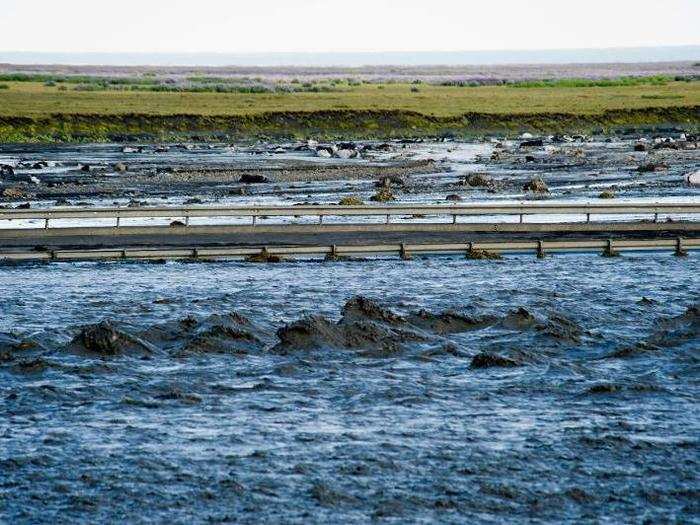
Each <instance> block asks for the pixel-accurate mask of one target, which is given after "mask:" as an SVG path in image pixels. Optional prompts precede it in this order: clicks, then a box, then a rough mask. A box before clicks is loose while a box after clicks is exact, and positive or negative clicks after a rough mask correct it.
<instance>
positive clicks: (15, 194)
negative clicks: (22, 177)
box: [2, 188, 29, 199]
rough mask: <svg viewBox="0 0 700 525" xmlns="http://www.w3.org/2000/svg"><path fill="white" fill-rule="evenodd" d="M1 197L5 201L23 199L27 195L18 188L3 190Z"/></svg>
mask: <svg viewBox="0 0 700 525" xmlns="http://www.w3.org/2000/svg"><path fill="white" fill-rule="evenodd" d="M2 196H3V197H4V198H6V199H24V198H27V197H28V196H29V195H28V194H27V192H26V191H24V190H21V189H20V188H5V189H4V190H2Z"/></svg>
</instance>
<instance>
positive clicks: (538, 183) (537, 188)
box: [523, 177, 549, 193]
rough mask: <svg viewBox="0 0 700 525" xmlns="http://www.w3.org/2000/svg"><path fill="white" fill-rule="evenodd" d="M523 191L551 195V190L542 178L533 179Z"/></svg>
mask: <svg viewBox="0 0 700 525" xmlns="http://www.w3.org/2000/svg"><path fill="white" fill-rule="evenodd" d="M523 190H525V191H532V192H535V193H549V188H548V187H547V184H546V183H545V182H544V180H543V179H542V177H533V178H532V180H530V182H528V183H527V184H525V185H524V186H523Z"/></svg>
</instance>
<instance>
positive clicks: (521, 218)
mask: <svg viewBox="0 0 700 525" xmlns="http://www.w3.org/2000/svg"><path fill="white" fill-rule="evenodd" d="M522 223H523V214H522V213H521V214H520V224H522Z"/></svg>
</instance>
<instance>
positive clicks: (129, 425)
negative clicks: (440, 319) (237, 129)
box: [0, 253, 700, 523]
mask: <svg viewBox="0 0 700 525" xmlns="http://www.w3.org/2000/svg"><path fill="white" fill-rule="evenodd" d="M698 275H700V262H699V259H698V257H697V256H696V255H692V254H691V256H690V257H687V258H676V257H673V256H672V255H670V254H668V253H658V254H645V255H627V254H625V255H624V256H623V257H621V258H616V259H606V258H602V257H600V256H598V255H594V254H585V255H584V254H571V255H560V256H555V257H551V258H547V259H545V260H536V259H535V258H534V257H533V256H531V255H528V256H526V255H519V256H508V257H506V258H505V259H504V260H503V261H465V260H464V259H463V258H460V257H432V258H424V259H423V258H417V259H415V260H413V261H397V260H395V259H373V260H368V261H364V262H356V261H348V262H336V263H322V262H314V261H297V262H286V263H282V264H278V265H252V264H246V263H242V262H220V263H200V264H195V263H177V262H172V263H167V264H137V263H76V264H66V263H56V264H51V265H34V266H32V265H29V266H27V265H22V266H6V267H2V268H0V312H1V315H0V333H4V334H5V335H3V336H2V337H1V338H0V355H2V356H3V357H2V358H0V522H4V523H37V522H46V523H49V522H50V523H57V522H62V523H96V522H129V523H145V522H153V521H155V522H160V523H233V522H237V523H259V522H270V523H272V522H275V523H279V522H285V523H286V522H292V523H322V522H325V523H339V522H356V523H366V522H372V521H388V522H412V523H415V522H419V523H420V522H431V521H439V522H447V523H465V522H482V523H504V522H513V523H515V522H524V521H525V522H557V523H560V522H571V523H574V522H575V523H581V522H591V523H620V522H627V523H629V522H633V523H669V522H679V523H691V522H695V521H696V520H697V519H698V515H699V511H700V507H699V504H698V501H700V498H699V497H698V496H699V495H700V485H699V483H698V471H699V468H698V467H699V465H698V462H699V460H698V458H699V457H700V454H699V452H700V443H699V442H698V436H699V435H700V417H699V413H698V406H697V400H698V395H699V394H700V391H699V375H698V372H699V371H700V368H699V366H700V361H699V357H700V354H699V353H698V351H699V349H700V337H699V332H700V318H699V314H698V310H697V305H698V304H699V302H700V293H699V292H700V286H699V285H698ZM356 296H364V297H366V298H368V299H371V300H372V301H373V304H376V305H379V306H380V307H381V308H382V310H381V312H383V313H381V315H380V317H381V316H383V317H381V318H380V317H371V315H370V317H371V319H369V321H368V320H367V319H364V320H362V322H363V323H365V324H364V325H363V326H370V325H371V326H373V327H375V328H373V329H376V330H378V331H379V330H385V328H384V327H385V326H387V323H389V324H390V325H391V330H394V331H393V332H391V333H392V334H399V333H401V334H405V333H409V331H412V330H414V329H415V330H416V331H419V329H418V328H415V327H416V322H417V321H410V320H411V319H419V318H420V319H428V316H429V314H430V315H432V314H435V315H438V314H440V313H441V312H445V311H447V310H449V311H452V312H458V313H460V314H462V315H464V316H470V318H474V319H479V320H480V321H478V322H475V324H474V326H470V327H469V328H468V329H467V328H459V327H457V328H455V329H438V328H435V326H432V325H431V326H432V327H428V328H426V326H427V325H420V330H421V331H420V334H422V335H421V336H416V337H412V336H410V335H408V336H406V338H405V340H402V341H401V344H400V345H399V346H396V347H394V346H392V347H391V351H390V352H389V351H387V352H385V353H381V352H365V351H359V350H358V348H359V347H358V348H356V347H355V346H353V344H354V342H356V341H357V338H358V337H359V338H360V339H361V338H362V337H363V336H362V334H359V335H358V334H354V333H353V335H352V337H353V339H348V340H347V341H349V342H348V343H347V345H346V346H347V347H343V345H340V344H335V339H332V338H331V339H328V340H329V341H333V342H334V344H330V343H329V344H328V345H327V346H326V347H324V345H323V344H321V345H320V346H319V345H316V347H314V348H310V347H304V348H298V349H297V348H295V347H294V345H293V344H291V346H290V345H287V347H286V350H285V351H284V352H282V351H278V350H277V349H278V347H279V344H278V343H279V342H280V338H282V339H284V338H285V337H287V335H285V332H284V331H282V332H281V334H279V335H278V334H276V331H277V330H279V329H280V328H282V327H284V326H285V325H287V324H289V323H294V322H295V321H297V320H300V319H304V318H307V316H310V315H315V316H319V315H320V316H324V317H325V318H327V319H328V320H329V322H330V323H335V322H336V321H337V320H338V319H341V316H343V315H345V314H343V305H344V304H345V303H346V302H348V301H350V300H351V299H352V298H353V297H356ZM694 305H695V307H694ZM519 309H521V310H519ZM421 310H423V311H424V312H423V313H422V314H420V315H422V316H423V317H420V316H418V317H411V316H415V315H416V312H420V311H421ZM231 312H236V313H237V314H239V315H240V316H243V317H244V318H246V319H247V320H249V321H250V323H251V325H252V326H254V327H255V328H254V333H253V335H254V337H255V338H256V343H255V344H251V345H250V346H251V348H250V351H237V352H224V353H219V352H207V351H201V349H200V350H199V351H196V352H185V351H182V352H169V351H162V350H160V349H156V350H154V351H153V352H150V353H148V354H147V355H140V354H132V353H129V352H125V353H119V352H117V353H115V354H114V355H86V354H85V353H78V352H75V351H73V350H72V347H71V341H74V338H76V336H78V337H79V334H80V333H81V330H83V327H84V326H86V325H94V324H95V323H99V322H100V321H102V320H104V319H110V320H112V322H113V323H116V324H118V326H119V327H120V330H122V332H120V333H129V334H143V333H145V332H144V331H148V330H153V327H154V326H161V325H163V324H164V323H169V322H174V321H177V320H179V319H183V318H187V317H188V316H190V319H196V320H200V321H201V320H206V319H209V318H210V316H211V315H224V314H229V313H231ZM426 312H428V313H426ZM523 312H525V313H523ZM390 314H391V315H390ZM372 315H374V314H372ZM377 315H379V314H377ZM407 319H408V320H409V321H406V320H407ZM431 319H432V318H431ZM514 320H515V321H514ZM375 321H376V323H375ZM482 321H483V322H482ZM191 322H192V323H195V321H191ZM366 323H370V324H366ZM372 323H375V324H372ZM376 327H379V328H376ZM396 327H398V328H396ZM378 333H379V332H378ZM381 333H384V332H381ZM410 333H413V332H410ZM425 334H428V335H427V336H425V337H424V335H425ZM319 337H320V336H319ZM397 337H398V336H397ZM351 343H353V344H351ZM3 345H4V346H3ZM301 346H303V345H301ZM312 346H313V345H312ZM360 346H361V345H360ZM3 352H4V353H3ZM479 356H482V357H483V356H492V357H493V356H497V357H498V359H495V358H494V359H483V358H482V359H480V358H479Z"/></svg>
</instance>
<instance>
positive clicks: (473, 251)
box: [0, 237, 700, 262]
mask: <svg viewBox="0 0 700 525" xmlns="http://www.w3.org/2000/svg"><path fill="white" fill-rule="evenodd" d="M650 250H651V251H660V250H673V251H674V252H675V255H677V256H685V255H687V252H688V250H700V239H683V238H680V237H679V238H675V239H615V240H612V239H607V240H605V239H602V240H601V239H591V240H577V241H541V240H539V241H509V242H488V241H487V242H467V243H440V244H405V243H402V244H375V245H346V246H339V245H333V246H323V245H318V246H280V247H262V248H261V247H253V246H251V247H238V246H232V247H215V248H197V247H193V248H190V247H186V248H165V249H164V248H152V249H148V248H132V249H99V250H98V249H96V250H47V251H31V252H8V253H0V261H17V262H21V261H88V260H159V259H188V260H201V261H207V260H226V259H249V258H253V259H254V260H256V261H257V262H265V261H272V260H273V258H274V257H279V258H284V257H290V256H301V257H315V256H321V257H325V258H327V259H331V260H341V259H342V258H345V257H353V256H355V257H356V256H365V255H369V256H374V255H397V256H400V257H401V258H403V259H410V258H411V256H412V255H433V254H453V255H454V254H464V255H465V256H466V257H472V256H473V258H482V257H480V255H482V256H483V254H484V252H487V253H490V254H493V253H498V254H500V253H509V252H510V253H513V252H521V253H523V252H534V253H536V254H537V256H538V257H540V258H541V257H544V256H545V255H546V253H548V252H590V251H600V252H601V253H602V254H603V255H606V256H615V255H617V254H618V253H619V252H621V251H650ZM479 252H481V253H479Z"/></svg>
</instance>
